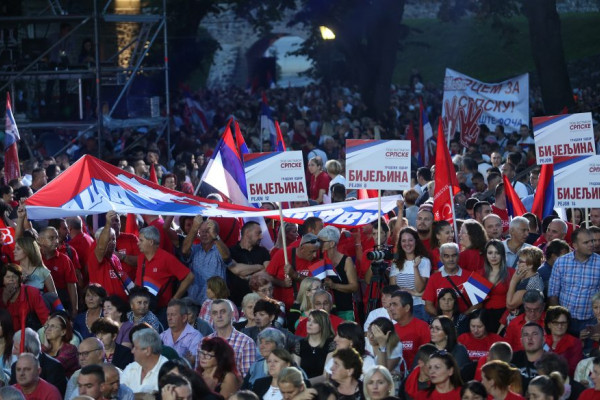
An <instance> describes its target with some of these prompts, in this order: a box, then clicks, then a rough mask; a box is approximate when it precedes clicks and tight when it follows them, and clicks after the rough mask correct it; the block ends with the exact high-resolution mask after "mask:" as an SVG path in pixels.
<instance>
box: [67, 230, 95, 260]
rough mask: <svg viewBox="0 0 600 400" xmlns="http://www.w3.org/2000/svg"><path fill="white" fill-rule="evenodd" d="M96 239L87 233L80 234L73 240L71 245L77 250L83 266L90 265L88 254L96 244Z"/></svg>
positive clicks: (70, 242)
mask: <svg viewBox="0 0 600 400" xmlns="http://www.w3.org/2000/svg"><path fill="white" fill-rule="evenodd" d="M94 242H95V241H94V238H92V237H91V236H90V235H88V234H87V233H85V232H82V233H80V234H79V235H77V236H75V237H74V238H71V240H70V241H69V244H70V245H71V246H72V247H73V248H74V249H75V250H77V255H78V256H79V262H80V263H81V264H82V265H88V254H89V252H90V248H91V247H92V244H94Z"/></svg>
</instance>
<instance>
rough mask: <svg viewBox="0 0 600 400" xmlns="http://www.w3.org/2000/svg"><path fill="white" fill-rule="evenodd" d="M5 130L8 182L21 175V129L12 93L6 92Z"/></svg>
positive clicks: (5, 173)
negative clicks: (11, 97)
mask: <svg viewBox="0 0 600 400" xmlns="http://www.w3.org/2000/svg"><path fill="white" fill-rule="evenodd" d="M4 128H5V131H4V180H5V183H6V184H8V182H10V181H11V180H12V179H18V178H20V177H21V171H20V169H19V151H18V149H17V142H18V141H19V140H20V139H21V137H20V136H19V129H17V123H16V122H15V117H14V116H13V112H12V107H11V105H10V94H9V93H8V92H6V122H5V126H4Z"/></svg>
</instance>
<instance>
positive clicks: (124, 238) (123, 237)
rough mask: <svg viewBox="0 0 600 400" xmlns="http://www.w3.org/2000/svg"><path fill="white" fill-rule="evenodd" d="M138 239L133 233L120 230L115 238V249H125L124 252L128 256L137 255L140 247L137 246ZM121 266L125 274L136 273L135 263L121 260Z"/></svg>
mask: <svg viewBox="0 0 600 400" xmlns="http://www.w3.org/2000/svg"><path fill="white" fill-rule="evenodd" d="M139 241H140V240H139V239H138V237H137V236H135V235H134V234H133V233H125V232H121V233H120V234H119V237H118V238H117V246H116V248H115V251H117V252H118V251H123V250H124V251H125V254H127V255H128V256H136V257H137V256H139V255H140V248H139V247H138V242H139ZM121 266H122V267H123V271H125V272H126V273H127V275H129V276H130V277H131V276H135V275H136V267H137V266H136V265H131V264H127V263H126V262H122V263H121Z"/></svg>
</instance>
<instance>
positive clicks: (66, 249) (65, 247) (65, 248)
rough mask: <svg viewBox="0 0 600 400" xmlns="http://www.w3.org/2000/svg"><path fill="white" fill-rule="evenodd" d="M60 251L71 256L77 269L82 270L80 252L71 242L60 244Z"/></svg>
mask: <svg viewBox="0 0 600 400" xmlns="http://www.w3.org/2000/svg"><path fill="white" fill-rule="evenodd" d="M58 251H59V252H61V253H63V254H64V255H66V256H67V257H69V259H70V260H71V262H72V263H73V267H75V269H76V270H78V271H81V262H80V261H79V253H78V252H77V249H75V248H74V247H73V246H71V245H70V244H69V243H63V244H61V245H59V246H58Z"/></svg>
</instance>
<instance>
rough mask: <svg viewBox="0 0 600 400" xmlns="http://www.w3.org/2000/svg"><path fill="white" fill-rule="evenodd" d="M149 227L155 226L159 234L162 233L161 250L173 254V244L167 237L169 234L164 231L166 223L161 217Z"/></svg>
mask: <svg viewBox="0 0 600 400" xmlns="http://www.w3.org/2000/svg"><path fill="white" fill-rule="evenodd" d="M148 226H153V227H155V228H156V229H158V233H160V248H161V249H163V250H165V251H166V252H169V253H171V254H172V253H173V243H171V239H169V237H168V236H167V232H165V231H164V226H165V221H164V220H163V219H162V218H160V217H159V218H156V219H155V220H154V221H152V222H150V223H149V224H148ZM138 264H139V262H138Z"/></svg>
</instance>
